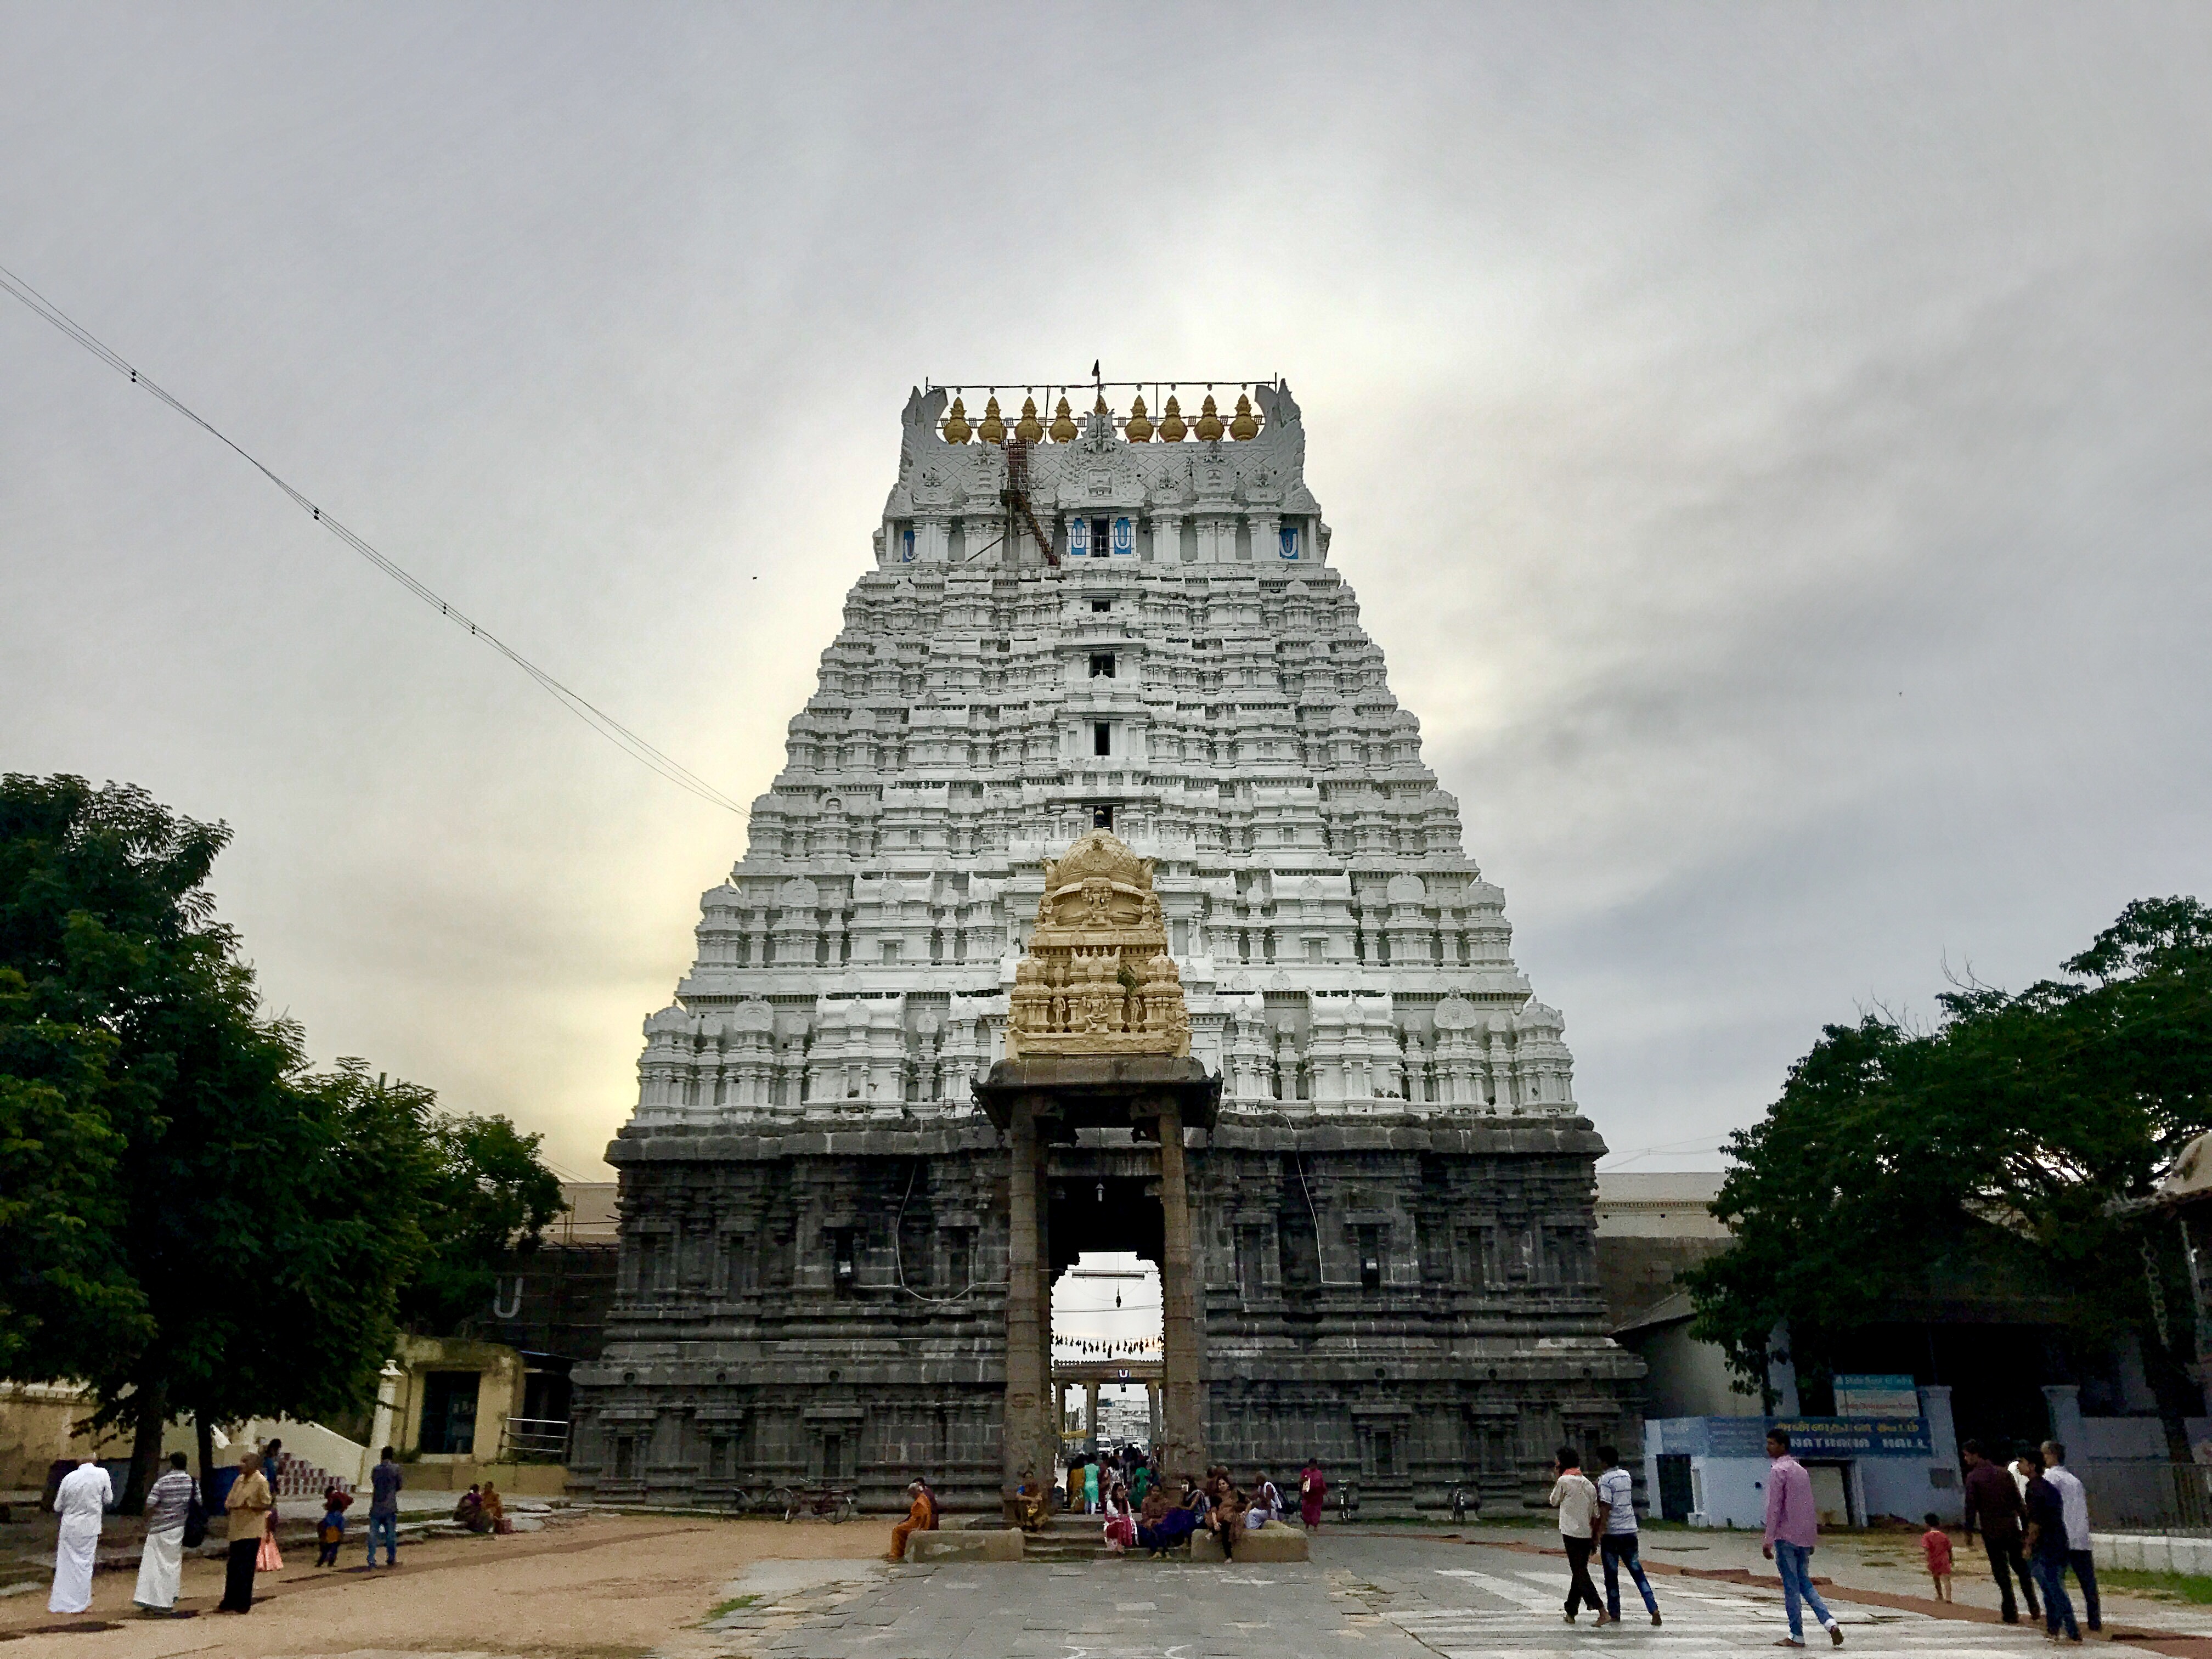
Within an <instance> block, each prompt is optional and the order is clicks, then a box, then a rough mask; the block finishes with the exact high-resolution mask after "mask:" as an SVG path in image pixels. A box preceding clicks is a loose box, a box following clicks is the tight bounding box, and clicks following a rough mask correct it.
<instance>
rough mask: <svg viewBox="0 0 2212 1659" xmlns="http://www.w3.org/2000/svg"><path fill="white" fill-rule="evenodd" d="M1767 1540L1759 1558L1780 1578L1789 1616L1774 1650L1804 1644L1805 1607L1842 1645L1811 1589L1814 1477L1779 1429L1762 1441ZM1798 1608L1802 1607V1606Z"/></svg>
mask: <svg viewBox="0 0 2212 1659" xmlns="http://www.w3.org/2000/svg"><path fill="white" fill-rule="evenodd" d="M1766 1455H1767V1457H1768V1459H1769V1460H1770V1461H1769V1464H1768V1468H1767V1472H1766V1535H1765V1539H1764V1541H1762V1542H1761V1543H1760V1544H1759V1553H1760V1554H1761V1555H1763V1556H1765V1558H1766V1559H1768V1560H1770V1561H1771V1562H1773V1563H1774V1569H1775V1571H1777V1572H1778V1573H1780V1574H1781V1575H1782V1609H1783V1612H1784V1613H1786V1614H1787V1615H1788V1616H1789V1620H1790V1634H1789V1635H1787V1636H1785V1637H1784V1638H1782V1639H1781V1640H1780V1641H1779V1642H1777V1643H1776V1644H1774V1645H1775V1646H1777V1647H1778V1648H1802V1647H1803V1646H1804V1645H1805V1616H1804V1607H1811V1608H1812V1609H1813V1616H1814V1618H1815V1619H1817V1620H1820V1626H1821V1628H1822V1629H1824V1630H1826V1632H1828V1640H1829V1641H1830V1642H1831V1643H1832V1644H1834V1645H1835V1646H1837V1647H1841V1646H1843V1644H1844V1627H1843V1626H1841V1625H1839V1624H1838V1623H1837V1622H1836V1619H1835V1615H1834V1614H1833V1613H1830V1612H1829V1611H1828V1605H1827V1603H1826V1602H1825V1601H1821V1599H1820V1592H1819V1591H1818V1590H1816V1589H1814V1588H1813V1568H1812V1559H1813V1550H1814V1547H1815V1546H1816V1545H1817V1544H1818V1543H1819V1541H1820V1516H1819V1515H1818V1514H1817V1513H1816V1512H1815V1511H1814V1508H1813V1477H1812V1476H1811V1475H1809V1474H1807V1473H1806V1472H1805V1466H1804V1465H1803V1464H1802V1463H1800V1462H1798V1461H1797V1460H1796V1458H1794V1457H1792V1456H1791V1455H1790V1437H1789V1436H1788V1435H1787V1434H1784V1432H1783V1431H1781V1430H1780V1429H1773V1430H1770V1431H1768V1433H1767V1436H1766ZM1801 1604H1802V1605H1801Z"/></svg>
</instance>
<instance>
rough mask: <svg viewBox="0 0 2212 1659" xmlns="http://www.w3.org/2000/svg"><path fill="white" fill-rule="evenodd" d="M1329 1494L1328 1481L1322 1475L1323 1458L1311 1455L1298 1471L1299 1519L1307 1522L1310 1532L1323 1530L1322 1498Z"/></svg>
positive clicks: (1306, 1526)
mask: <svg viewBox="0 0 2212 1659" xmlns="http://www.w3.org/2000/svg"><path fill="white" fill-rule="evenodd" d="M1327 1497H1328V1480H1325V1479H1324V1478H1323V1477H1322V1472H1321V1459H1319V1458H1318V1457H1309V1458H1308V1459H1306V1466H1305V1468H1303V1469H1301V1470H1300V1471H1299V1472H1298V1519H1299V1520H1301V1521H1303V1522H1305V1528H1306V1530H1307V1531H1308V1532H1319V1531H1320V1530H1321V1506H1322V1499H1323V1498H1327Z"/></svg>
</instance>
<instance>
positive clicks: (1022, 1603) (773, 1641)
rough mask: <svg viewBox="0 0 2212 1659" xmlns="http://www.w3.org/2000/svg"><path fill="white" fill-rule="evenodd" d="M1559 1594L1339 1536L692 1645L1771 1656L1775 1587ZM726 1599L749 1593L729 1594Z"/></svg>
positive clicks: (1890, 1643)
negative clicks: (1261, 1557)
mask: <svg viewBox="0 0 2212 1659" xmlns="http://www.w3.org/2000/svg"><path fill="white" fill-rule="evenodd" d="M1565 1580H1566V1571H1565V1564H1564V1563H1563V1562H1560V1561H1558V1560H1554V1559H1550V1558H1547V1557H1542V1556H1536V1555H1531V1554H1528V1553H1523V1552H1521V1551H1516V1550H1509V1549H1504V1548H1498V1547H1486V1546H1481V1545H1469V1544H1467V1543H1462V1542H1455V1541H1443V1540H1438V1539H1418V1538H1389V1537H1372V1536H1357V1535H1351V1534H1337V1535H1334V1536H1325V1537H1323V1538H1322V1539H1320V1540H1317V1541H1316V1549H1315V1554H1314V1559H1313V1560H1312V1561H1311V1562H1310V1563H1305V1564H1301V1565H1283V1566H1274V1565H1267V1566H1260V1565H1254V1566H1249V1567H1238V1566H1236V1565H1233V1564H1232V1565H1228V1566H1225V1567H1224V1566H1191V1565H1182V1564H1180V1563H1166V1562H1152V1561H1145V1560H1130V1559H1121V1560H1110V1559H1109V1560H1103V1561H1098V1562H1093V1563H1087V1564H1082V1565H1044V1564H1030V1563H1024V1564H1022V1565H983V1564H975V1565H966V1564H961V1565H941V1566H934V1567H885V1568H881V1569H876V1570H872V1571H870V1572H869V1573H867V1574H866V1576H864V1577H863V1576H855V1575H854V1573H853V1572H852V1571H851V1570H850V1569H849V1568H848V1570H847V1571H846V1573H845V1574H844V1575H842V1576H841V1577H837V1578H836V1579H835V1580H834V1581H830V1582H817V1583H792V1584H790V1585H788V1586H787V1587H784V1586H771V1585H769V1584H768V1583H766V1582H765V1581H763V1584H762V1586H761V1587H760V1590H759V1591H758V1592H757V1593H758V1594H760V1595H761V1596H762V1599H761V1600H760V1601H757V1602H756V1603H755V1604H753V1605H752V1606H750V1607H746V1608H744V1609H741V1610H739V1611H737V1612H735V1613H731V1614H730V1615H728V1616H727V1617H726V1618H724V1619H722V1620H718V1621H716V1623H715V1624H714V1626H710V1627H709V1630H708V1632H706V1634H707V1635H708V1637H709V1638H711V1642H712V1645H711V1646H710V1648H709V1649H708V1651H710V1652H715V1653H719V1654H721V1655H725V1656H729V1659H736V1656H739V1655H744V1656H758V1659H1309V1656H1310V1659H1477V1656H1481V1655H1493V1654H1494V1655H1504V1656H1510V1659H1551V1656H1561V1659H1565V1656H1569V1655H1573V1656H1588V1655H1590V1654H1593V1653H1596V1652H1599V1651H1601V1650H1602V1651H1606V1652H1626V1651H1635V1652H1650V1653H1654V1654H1656V1653H1661V1652H1665V1653H1669V1654H1679V1655H1682V1656H1685V1659H1693V1656H1705V1655H1712V1656H1720V1655H1742V1654H1748V1653H1751V1652H1753V1651H1754V1650H1759V1651H1772V1650H1773V1644H1774V1643H1775V1642H1776V1641H1777V1640H1778V1638H1781V1637H1782V1636H1784V1634H1785V1633H1786V1632H1787V1625H1786V1623H1785V1621H1784V1613H1783V1607H1782V1596H1781V1594H1780V1591H1779V1589H1768V1588H1766V1587H1765V1586H1764V1585H1759V1584H1739V1583H1728V1582H1726V1581H1716V1580H1708V1579H1695V1578H1685V1577H1677V1576H1674V1575H1668V1576H1664V1577H1658V1578H1656V1579H1655V1581H1654V1589H1655V1590H1656V1593H1657V1595H1658V1596H1659V1604H1660V1608H1661V1611H1662V1615H1663V1616H1664V1618H1665V1620H1666V1622H1665V1624H1664V1625H1663V1626H1662V1627H1660V1628H1658V1629H1654V1628H1653V1627H1652V1626H1651V1625H1650V1622H1649V1618H1648V1615H1646V1614H1645V1613H1644V1610H1643V1607H1642V1605H1641V1603H1640V1601H1635V1600H1634V1598H1633V1590H1632V1586H1628V1585H1624V1586H1623V1588H1624V1589H1629V1590H1630V1592H1631V1598H1632V1600H1631V1605H1630V1606H1629V1607H1624V1608H1623V1612H1624V1613H1626V1614H1627V1615H1628V1617H1627V1619H1626V1621H1625V1622H1623V1623H1622V1624H1620V1625H1619V1626H1607V1627H1605V1628H1602V1629H1601V1628H1598V1627H1596V1626H1594V1625H1593V1624H1592V1623H1591V1620H1590V1615H1589V1614H1588V1613H1585V1614H1583V1618H1582V1620H1581V1622H1580V1624H1579V1625H1578V1626H1575V1627H1572V1628H1571V1627H1569V1626H1567V1624H1566V1623H1565V1620H1564V1618H1563V1617H1562V1614H1561V1606H1560V1604H1561V1601H1562V1599H1563V1597H1564V1595H1565ZM732 1589H733V1590H735V1591H738V1593H753V1592H747V1591H745V1590H744V1581H740V1582H739V1583H738V1584H737V1585H733V1586H732ZM1833 1611H1834V1612H1835V1613H1836V1615H1837V1616H1838V1620H1840V1621H1841V1622H1842V1624H1843V1626H1844V1632H1845V1646H1844V1651H1845V1652H1846V1653H1849V1654H1858V1655H1874V1656H1887V1659H1899V1656H1912V1655H1934V1654H1958V1655H1966V1656H1977V1655H1983V1654H1993V1655H1994V1654H2026V1653H2031V1652H2041V1651H2044V1650H2045V1642H2044V1638H2043V1633H2042V1631H2041V1628H2040V1627H2039V1626H2026V1625H2021V1626H2005V1625H1998V1624H1984V1623H1979V1622H1976V1621H1974V1620H1971V1619H1948V1618H1942V1617H1936V1616H1932V1615H1930V1614H1929V1613H1923V1612H1918V1611H1916V1610H1913V1609H1911V1608H1905V1607H1888V1606H1881V1605H1869V1604H1865V1603H1853V1602H1850V1601H1846V1600H1844V1596H1843V1595H1842V1594H1841V1593H1838V1596H1837V1598H1836V1600H1835V1601H1834V1603H1833ZM1808 1637H1809V1638H1812V1640H1813V1643H1814V1650H1818V1651H1823V1652H1825V1651H1828V1650H1829V1644H1828V1642H1827V1640H1826V1638H1825V1636H1823V1635H1822V1634H1821V1633H1820V1632H1819V1631H1818V1630H1817V1629H1814V1628H1813V1627H1811V1626H1809V1623H1808ZM2130 1645H2131V1646H2136V1650H2138V1651H2141V1650H2143V1648H2142V1645H2139V1644H2130ZM2149 1650H2151V1651H2158V1650H2160V1649H2159V1648H2157V1647H2152V1648H2150V1649H2149ZM2166 1650H2167V1651H2172V1649H2171V1648H2168V1649H2166ZM695 1651H696V1650H695ZM2183 1651H2186V1649H2183Z"/></svg>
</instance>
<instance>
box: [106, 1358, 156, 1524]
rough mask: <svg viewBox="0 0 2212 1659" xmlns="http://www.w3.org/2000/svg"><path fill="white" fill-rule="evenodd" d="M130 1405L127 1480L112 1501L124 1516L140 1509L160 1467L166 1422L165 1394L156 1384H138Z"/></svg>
mask: <svg viewBox="0 0 2212 1659" xmlns="http://www.w3.org/2000/svg"><path fill="white" fill-rule="evenodd" d="M168 1404H169V1396H168V1391H167V1389H164V1388H162V1387H161V1385H160V1384H159V1383H155V1384H151V1385H146V1384H142V1385H141V1386H140V1387H139V1389H137V1392H136V1393H135V1394H134V1395H132V1396H131V1407H132V1410H131V1418H132V1426H133V1428H134V1429H135V1430H136V1435H135V1437H134V1438H133V1441H132V1443H131V1478H130V1479H129V1480H125V1482H124V1483H123V1496H122V1497H120V1498H118V1499H116V1501H115V1507H116V1508H117V1509H118V1510H120V1511H121V1512H122V1513H124V1514H125V1515H136V1514H137V1513H138V1511H139V1510H141V1509H142V1508H143V1507H144V1505H145V1503H146V1489H147V1488H148V1487H149V1486H152V1485H153V1484H154V1481H155V1476H156V1473H157V1472H158V1471H159V1469H160V1468H161V1431H162V1430H163V1429H164V1428H165V1427H166V1426H167V1424H168V1420H169V1410H168Z"/></svg>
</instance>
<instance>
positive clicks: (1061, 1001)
mask: <svg viewBox="0 0 2212 1659" xmlns="http://www.w3.org/2000/svg"><path fill="white" fill-rule="evenodd" d="M1189 1053H1190V1016H1189V1014H1188V1012H1186V1011H1185V1009H1184V1007H1183V1001H1182V975H1181V974H1180V973H1178V972H1177V971H1176V965H1175V960H1174V958H1173V957H1170V956H1169V955H1168V934H1167V924H1166V921H1165V920H1164V918H1163V916H1162V915H1161V913H1160V901H1159V897H1158V895H1157V894H1156V893H1154V892H1153V891H1152V860H1149V859H1140V858H1139V857H1138V856H1137V855H1136V854H1134V853H1133V852H1131V851H1130V850H1129V848H1128V847H1127V845H1126V844H1125V843H1124V842H1121V841H1120V840H1118V839H1116V838H1115V836H1112V835H1110V834H1109V833H1108V832H1107V831H1105V830H1103V829H1094V830H1092V831H1091V833H1090V834H1089V835H1087V836H1084V837H1083V839H1082V840H1080V841H1079V842H1076V843H1075V845H1073V847H1071V848H1068V849H1067V851H1066V854H1064V855H1063V856H1062V857H1061V858H1060V859H1059V860H1057V861H1054V860H1047V861H1046V864H1045V866H1044V896H1042V898H1040V899H1039V900H1038V901H1037V919H1036V930H1035V931H1034V932H1033V933H1030V943H1029V951H1028V953H1027V954H1026V955H1024V957H1022V959H1021V963H1020V965H1019V966H1018V967H1017V968H1016V969H1014V988H1013V992H1012V997H1011V999H1010V1006H1009V1008H1008V1012H1007V1019H1006V1058H1007V1059H1009V1060H1018V1059H1019V1058H1020V1057H1021V1056H1023V1055H1024V1054H1184V1055H1187V1054H1189Z"/></svg>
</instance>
